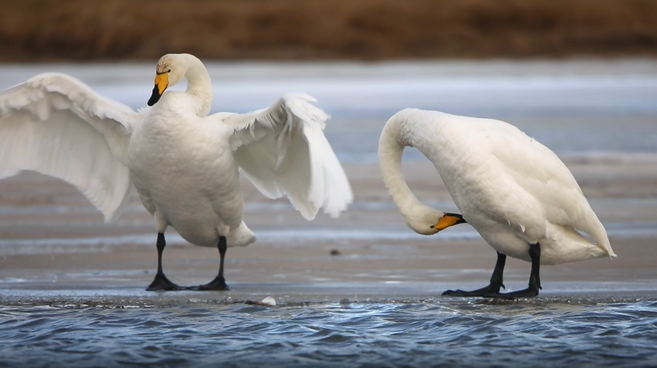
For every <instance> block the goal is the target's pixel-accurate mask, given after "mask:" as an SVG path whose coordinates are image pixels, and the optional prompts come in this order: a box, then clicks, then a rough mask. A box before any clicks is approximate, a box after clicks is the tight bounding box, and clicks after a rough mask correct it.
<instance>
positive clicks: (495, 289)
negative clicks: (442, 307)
mask: <svg viewBox="0 0 657 368" xmlns="http://www.w3.org/2000/svg"><path fill="white" fill-rule="evenodd" d="M500 288H504V284H495V285H493V284H490V285H488V286H486V287H482V288H481V289H477V290H472V291H465V290H460V289H459V290H447V291H445V292H444V293H443V296H459V297H472V296H491V295H500Z"/></svg>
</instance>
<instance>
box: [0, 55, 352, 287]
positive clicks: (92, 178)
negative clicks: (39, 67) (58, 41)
mask: <svg viewBox="0 0 657 368" xmlns="http://www.w3.org/2000/svg"><path fill="white" fill-rule="evenodd" d="M156 73H157V77H156V86H155V88H154V91H153V96H152V97H151V100H150V101H149V105H153V104H155V105H154V106H153V107H152V108H144V109H142V110H140V111H139V112H135V111H133V110H132V109H130V108H128V107H127V106H125V105H122V104H120V103H118V102H115V101H112V100H110V99H107V98H104V97H102V96H99V95H98V94H96V93H95V92H94V91H92V90H91V89H90V88H89V87H87V86H86V85H84V84H83V83H81V82H80V81H78V80H76V79H74V78H72V77H70V76H67V75H64V74H52V73H50V74H41V75H38V76H36V77H33V78H31V79H30V80H28V81H26V82H24V83H22V84H19V85H17V86H14V87H12V88H10V89H8V90H6V91H4V92H2V93H0V179H1V178H6V177H9V176H12V175H16V174H17V173H19V172H20V171H22V170H34V171H37V172H40V173H44V174H48V175H51V176H54V177H57V178H60V179H62V180H65V181H67V182H69V183H71V184H73V185H75V186H76V187H77V188H78V189H79V190H80V191H81V192H82V193H84V195H85V196H86V197H87V198H88V199H89V200H90V201H91V203H92V204H93V205H94V206H96V207H97V208H98V209H99V210H101V211H102V212H103V215H104V216H105V219H106V221H113V220H116V219H117V218H118V217H119V215H120V213H121V210H122V208H123V206H124V205H125V203H126V201H127V199H128V197H129V193H130V189H131V187H132V184H133V183H134V185H135V187H136V189H137V191H138V193H139V195H140V198H141V200H142V203H143V204H144V206H145V207H146V209H148V211H149V212H150V213H151V214H153V216H154V218H155V223H156V228H157V232H158V233H159V235H158V253H159V256H160V257H159V258H161V254H162V250H163V248H164V244H165V242H164V236H163V232H164V230H165V229H166V228H167V227H168V226H173V227H174V228H175V229H176V230H177V231H178V233H179V234H180V235H181V236H182V237H183V238H184V239H186V240H187V241H189V242H190V243H192V244H195V245H200V246H212V247H218V248H219V249H220V254H221V259H222V261H221V267H220V272H219V276H221V280H217V279H215V281H214V282H215V285H214V286H216V287H215V288H219V289H225V288H227V287H226V285H225V283H224V282H223V253H221V252H222V250H221V247H222V245H221V243H222V241H223V243H224V245H223V246H224V251H223V252H224V253H225V247H226V246H228V247H230V246H244V245H248V244H250V243H252V242H253V241H255V237H254V236H253V233H252V232H251V231H250V230H249V229H248V227H246V225H245V224H244V223H243V222H242V207H243V198H242V194H241V192H240V188H239V181H238V180H239V171H238V168H241V169H242V170H243V171H244V173H245V174H246V175H247V177H248V178H249V179H250V180H251V181H252V182H253V184H254V185H255V186H256V187H257V188H258V189H259V190H260V191H261V192H262V193H263V194H265V195H266V196H268V197H270V198H278V197H281V196H283V195H287V196H288V198H289V199H290V201H291V203H292V204H293V206H294V207H295V208H296V209H298V210H299V211H300V212H301V214H302V215H303V216H304V217H305V218H306V219H308V220H312V219H313V218H314V217H315V215H316V214H317V212H318V211H319V209H320V208H323V209H324V211H325V212H326V213H328V214H330V215H331V216H333V217H337V216H338V215H339V214H340V212H342V211H344V210H345V209H346V208H347V205H348V204H349V203H350V202H351V201H352V198H353V195H352V192H351V188H350V185H349V182H348V180H347V177H346V175H345V173H344V171H343V169H342V166H341V165H340V163H339V162H338V160H337V158H336V156H335V154H334V152H333V150H332V149H331V146H330V145H329V143H328V141H327V140H326V138H325V136H324V134H323V129H324V126H325V121H326V120H327V119H328V116H327V115H326V114H325V113H324V112H323V111H322V110H320V109H319V108H317V107H315V106H314V105H312V104H311V103H310V102H314V101H315V100H314V99H313V98H312V97H310V96H308V95H305V94H288V95H285V96H283V97H282V98H280V99H279V100H278V101H277V102H276V103H275V104H274V105H272V106H271V107H269V108H267V109H263V110H259V111H255V112H252V113H248V114H233V113H217V114H213V115H209V116H208V112H209V110H210V105H211V102H212V89H211V85H210V77H209V75H208V73H207V70H206V69H205V67H204V66H203V64H202V63H201V61H200V60H198V59H197V58H196V57H194V56H192V55H189V54H169V55H165V56H163V57H162V58H161V59H160V61H159V62H158V65H157V70H156ZM183 78H187V80H188V86H187V90H186V91H185V92H167V93H165V94H162V93H163V92H164V90H165V89H166V88H167V87H169V86H171V85H174V84H176V83H177V82H178V81H180V80H181V79H183ZM158 100H159V102H158ZM160 236H161V239H160ZM222 238H223V240H222ZM160 248H161V249H160ZM158 263H159V267H158V276H156V281H154V283H153V284H152V285H151V287H150V288H151V289H175V288H178V286H177V285H175V284H173V283H171V282H170V281H168V280H167V279H166V277H165V276H164V274H163V273H162V272H161V261H160V262H158ZM160 274H161V276H160ZM219 276H218V278H219ZM158 277H159V278H160V281H158V280H157V279H158ZM211 284H212V283H211ZM211 284H208V285H210V286H209V288H213V287H212V286H213V285H211ZM221 284H223V285H221Z"/></svg>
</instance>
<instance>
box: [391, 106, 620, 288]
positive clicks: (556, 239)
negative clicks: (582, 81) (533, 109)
mask: <svg viewBox="0 0 657 368" xmlns="http://www.w3.org/2000/svg"><path fill="white" fill-rule="evenodd" d="M407 146H408V147H415V148H417V149H418V150H419V151H420V152H422V153H423V154H424V155H425V156H426V157H427V158H429V160H431V161H432V162H433V164H434V166H435V167H436V169H437V170H438V173H439V174H440V176H441V178H442V179H443V181H444V182H445V185H446V187H447V190H448V191H449V193H450V195H451V196H452V198H453V199H454V202H455V203H456V206H457V207H458V208H459V209H460V210H461V212H462V214H463V217H462V218H461V216H460V215H457V214H445V213H443V212H439V211H436V210H434V209H433V208H430V207H427V206H425V205H423V204H421V203H420V202H419V201H418V199H417V198H416V197H415V196H414V195H413V193H412V192H411V191H410V189H409V187H408V185H407V184H406V182H405V181H404V178H403V176H402V174H401V157H402V151H403V150H404V147H407ZM378 155H379V164H380V169H381V173H382V176H383V180H384V182H385V185H386V187H387V188H388V190H389V192H390V194H391V196H392V198H393V200H394V201H395V203H396V205H397V207H398V208H399V210H400V212H401V214H402V216H403V217H404V220H405V221H406V224H407V225H408V226H409V227H410V228H411V229H413V230H414V231H416V232H418V233H420V234H424V235H432V234H435V233H437V232H438V231H440V230H443V229H445V228H447V227H449V226H452V225H454V224H457V223H461V222H466V221H467V222H468V223H469V224H470V225H472V226H473V227H474V228H475V229H476V230H477V231H478V232H479V234H480V235H481V236H482V237H483V238H484V240H486V242H488V244H490V246H492V247H493V248H494V249H495V250H496V251H497V252H498V253H497V254H498V258H497V264H496V266H495V270H494V272H493V276H492V277H491V280H490V285H489V286H487V287H484V288H482V289H478V290H473V291H463V290H456V291H453V290H448V291H446V292H445V293H444V294H443V295H451V296H496V297H506V298H516V297H531V296H536V295H538V290H539V289H540V288H541V282H540V278H539V265H540V264H558V263H563V262H574V261H581V260H585V259H590V258H597V257H604V256H610V257H615V256H616V255H615V254H614V251H613V250H612V249H611V245H610V244H609V239H608V238H607V233H606V231H605V229H604V227H603V226H602V224H601V223H600V221H599V220H598V217H597V216H596V215H595V213H594V212H593V210H592V209H591V207H590V206H589V203H588V202H587V200H586V198H585V197H584V195H583V194H582V190H581V189H580V187H579V185H578V184H577V182H576V181H575V178H573V176H572V174H571V173H570V171H569V170H568V168H566V166H565V165H564V164H563V162H561V160H559V158H558V157H557V156H556V155H555V154H554V153H553V152H552V151H550V149H548V148H547V147H545V146H544V145H542V144H540V143H539V142H537V141H536V140H534V139H532V138H530V137H528V136H527V135H525V134H524V133H523V132H521V131H520V130H519V129H517V128H516V127H514V126H513V125H510V124H507V123H505V122H502V121H498V120H492V119H478V118H471V117H465V116H456V115H449V114H445V113H441V112H437V111H423V110H417V109H406V110H402V111H400V112H398V113H397V114H395V115H394V116H393V117H391V118H390V120H388V122H387V123H386V125H385V128H384V129H383V132H382V133H381V137H380V140H379V152H378ZM463 219H465V221H463ZM579 231H582V232H585V233H587V234H588V235H589V236H590V237H591V238H592V241H591V240H589V239H587V238H585V237H584V236H582V235H581V234H580V233H579ZM507 255H508V256H511V257H514V258H519V259H522V260H525V261H529V262H531V263H532V269H531V276H530V279H529V287H528V288H527V289H525V290H519V291H516V292H512V293H506V294H500V292H499V291H500V288H501V287H504V285H503V283H502V273H503V270H504V263H505V260H506V256H507Z"/></svg>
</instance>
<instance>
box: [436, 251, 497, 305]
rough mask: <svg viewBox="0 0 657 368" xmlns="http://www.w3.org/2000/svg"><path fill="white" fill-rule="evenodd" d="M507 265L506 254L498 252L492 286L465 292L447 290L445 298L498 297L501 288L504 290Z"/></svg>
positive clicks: (491, 281) (491, 280)
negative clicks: (503, 281)
mask: <svg viewBox="0 0 657 368" xmlns="http://www.w3.org/2000/svg"><path fill="white" fill-rule="evenodd" d="M505 264H506V254H502V253H500V252H497V262H496V263H495V269H494V270H493V275H492V276H491V277H490V285H488V286H486V287H483V288H481V289H477V290H472V291H464V290H447V291H445V292H444V293H443V295H445V296H489V295H498V294H499V293H500V288H504V284H503V283H502V275H503V273H504V265H505Z"/></svg>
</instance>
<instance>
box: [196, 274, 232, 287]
mask: <svg viewBox="0 0 657 368" xmlns="http://www.w3.org/2000/svg"><path fill="white" fill-rule="evenodd" d="M196 290H202V291H206V290H230V288H229V287H228V285H226V280H225V279H224V278H223V276H217V277H215V278H214V280H212V281H210V282H208V283H207V284H205V285H199V286H198V289H196Z"/></svg>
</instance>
